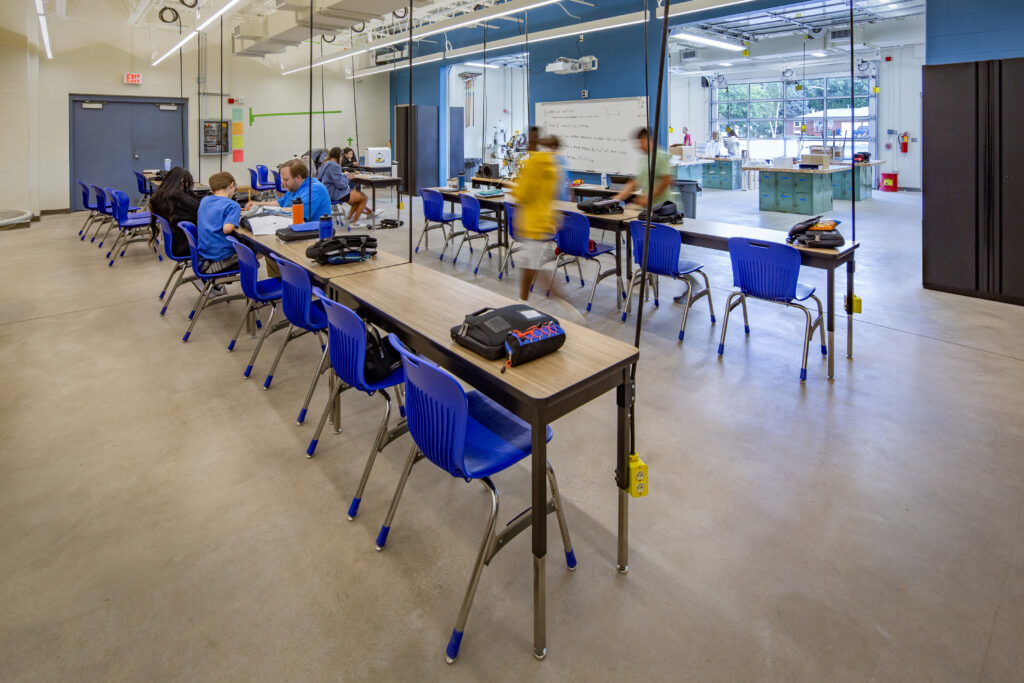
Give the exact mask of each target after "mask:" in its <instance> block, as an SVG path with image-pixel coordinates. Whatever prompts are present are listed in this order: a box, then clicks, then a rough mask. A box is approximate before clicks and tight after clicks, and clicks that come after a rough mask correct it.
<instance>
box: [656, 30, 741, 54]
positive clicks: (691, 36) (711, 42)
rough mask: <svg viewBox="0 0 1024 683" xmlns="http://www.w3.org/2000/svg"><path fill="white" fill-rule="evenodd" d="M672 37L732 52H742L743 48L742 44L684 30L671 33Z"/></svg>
mask: <svg viewBox="0 0 1024 683" xmlns="http://www.w3.org/2000/svg"><path fill="white" fill-rule="evenodd" d="M672 37H673V38H675V39H676V40H682V41H685V42H687V43H697V44H699V45H707V46H708V47H717V48H721V49H723V50H732V51H733V52H743V50H744V49H745V48H744V47H743V46H742V45H734V44H733V43H727V42H725V41H724V40H715V39H714V38H708V37H707V36H702V35H698V34H696V33H688V32H686V31H676V32H675V33H673V34H672Z"/></svg>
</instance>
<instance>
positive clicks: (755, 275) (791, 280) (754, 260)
mask: <svg viewBox="0 0 1024 683" xmlns="http://www.w3.org/2000/svg"><path fill="white" fill-rule="evenodd" d="M729 258H730V259H731V260H732V279H733V286H735V287H738V288H739V291H738V292H733V293H732V294H730V295H729V298H728V299H727V300H726V302H725V320H724V321H723V322H722V339H721V340H720V341H719V344H718V355H719V356H721V355H722V354H723V353H724V352H725V331H726V330H727V329H728V327H729V313H731V312H732V309H734V308H736V306H738V305H742V306H743V330H744V332H745V333H746V334H747V335H749V334H750V322H749V320H748V318H747V297H748V296H749V297H754V298H755V299H762V300H764V301H771V302H773V303H777V304H782V305H783V306H788V307H793V308H799V309H800V310H801V311H803V312H804V315H805V316H806V317H807V321H806V324H805V325H804V357H803V364H802V365H801V366H800V381H801V382H805V381H807V353H808V350H809V348H810V345H811V339H812V338H813V337H814V330H815V328H817V329H818V331H819V332H820V333H821V355H822V356H826V355H828V347H827V346H826V345H825V323H824V316H823V315H822V310H821V300H820V299H818V297H816V296H815V295H814V287H808V286H807V285H803V284H800V282H798V279H799V277H800V251H799V250H798V249H796V248H795V247H791V246H790V245H788V244H782V243H780V242H765V241H763V240H753V239H748V238H745V237H730V238H729ZM807 299H814V303H816V304H817V305H818V317H817V318H813V317H812V315H811V311H810V309H808V308H807V307H806V306H803V305H801V304H800V303H797V302H800V301H806V300H807Z"/></svg>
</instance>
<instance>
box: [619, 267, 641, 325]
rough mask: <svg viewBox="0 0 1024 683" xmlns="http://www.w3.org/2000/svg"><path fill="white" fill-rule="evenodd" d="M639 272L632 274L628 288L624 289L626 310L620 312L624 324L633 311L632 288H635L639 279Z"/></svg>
mask: <svg viewBox="0 0 1024 683" xmlns="http://www.w3.org/2000/svg"><path fill="white" fill-rule="evenodd" d="M640 276H641V273H640V271H639V270H638V271H636V272H635V273H633V277H631V278H630V279H629V288H628V289H626V310H624V311H623V312H622V322H626V318H627V317H628V316H629V314H630V313H631V312H632V310H633V287H635V286H636V284H637V281H638V280H639V279H640Z"/></svg>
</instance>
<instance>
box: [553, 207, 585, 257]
mask: <svg viewBox="0 0 1024 683" xmlns="http://www.w3.org/2000/svg"><path fill="white" fill-rule="evenodd" d="M555 243H556V244H557V245H558V249H559V250H560V251H561V252H562V253H563V254H568V255H569V256H579V257H586V256H587V255H589V254H590V219H588V218H587V217H586V216H584V215H583V214H582V213H572V212H570V213H566V214H565V215H564V216H563V217H562V227H561V228H559V230H558V232H556V233H555Z"/></svg>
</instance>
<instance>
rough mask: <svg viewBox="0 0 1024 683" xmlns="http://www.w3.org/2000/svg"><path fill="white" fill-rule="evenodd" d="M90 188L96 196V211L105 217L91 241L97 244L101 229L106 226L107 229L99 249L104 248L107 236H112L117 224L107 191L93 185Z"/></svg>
mask: <svg viewBox="0 0 1024 683" xmlns="http://www.w3.org/2000/svg"><path fill="white" fill-rule="evenodd" d="M89 187H91V188H92V191H93V193H94V194H95V195H96V211H97V212H98V213H100V214H101V215H102V216H103V218H102V219H100V220H99V221H98V222H97V228H96V232H94V233H93V234H92V237H91V238H90V239H89V241H90V242H95V241H96V237H97V236H98V235H99V234H100V228H102V227H103V226H104V225H106V226H107V229H106V231H105V232H104V233H103V237H100V243H99V244H98V245H97V247H102V246H103V242H105V241H106V239H107V235H108V234H110V231H111V230H113V229H114V228H116V227H117V224H116V223H115V222H114V207H113V206H112V205H111V203H110V200H109V199H107V191H106V190H105V189H103V188H102V187H100V186H99V185H92V184H90V185H89ZM82 239H85V234H84V233H83V235H82Z"/></svg>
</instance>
